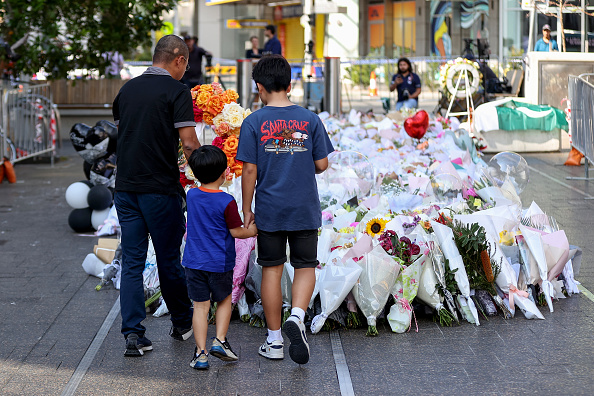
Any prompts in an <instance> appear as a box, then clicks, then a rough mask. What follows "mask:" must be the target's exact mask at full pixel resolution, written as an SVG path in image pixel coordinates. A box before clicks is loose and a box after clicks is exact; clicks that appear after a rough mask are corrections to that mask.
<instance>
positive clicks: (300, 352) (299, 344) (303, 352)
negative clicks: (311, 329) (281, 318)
mask: <svg viewBox="0 0 594 396" xmlns="http://www.w3.org/2000/svg"><path fill="white" fill-rule="evenodd" d="M283 330H284V331H285V334H286V335H287V337H289V340H290V341H291V345H290V346H289V356H290V357H291V359H292V360H293V361H294V362H295V363H297V364H305V363H307V362H308V361H309V344H308V343H307V337H306V336H305V325H304V324H303V322H302V321H301V319H299V317H298V316H297V315H291V316H289V318H288V319H287V320H286V322H285V325H284V326H283Z"/></svg>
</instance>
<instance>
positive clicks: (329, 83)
mask: <svg viewBox="0 0 594 396" xmlns="http://www.w3.org/2000/svg"><path fill="white" fill-rule="evenodd" d="M340 88H341V84H340V58H336V57H332V58H325V64H324V110H325V111H327V112H328V113H330V114H332V115H338V114H340Z"/></svg>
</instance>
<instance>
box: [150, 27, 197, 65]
mask: <svg viewBox="0 0 594 396" xmlns="http://www.w3.org/2000/svg"><path fill="white" fill-rule="evenodd" d="M188 55H189V51H188V46H187V45H186V43H185V42H184V40H182V39H181V38H180V37H178V36H176V35H174V34H169V35H167V36H163V37H162V38H161V40H159V42H158V43H157V45H156V46H155V53H154V54H153V63H157V64H169V63H171V62H173V60H174V59H175V58H177V57H178V56H184V57H185V58H186V59H188Z"/></svg>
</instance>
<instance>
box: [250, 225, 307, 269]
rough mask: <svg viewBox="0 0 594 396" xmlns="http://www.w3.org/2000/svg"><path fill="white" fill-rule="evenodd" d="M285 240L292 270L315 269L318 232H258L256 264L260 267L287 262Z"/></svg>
mask: <svg viewBox="0 0 594 396" xmlns="http://www.w3.org/2000/svg"><path fill="white" fill-rule="evenodd" d="M287 240H288V241H289V249H290V251H291V265H292V266H293V267H294V268H296V269H299V268H315V267H316V266H317V265H318V230H302V231H273V232H268V231H262V230H258V264H260V265H261V266H262V267H275V266H277V265H282V264H284V263H285V262H286V261H287Z"/></svg>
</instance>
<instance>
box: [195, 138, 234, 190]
mask: <svg viewBox="0 0 594 396" xmlns="http://www.w3.org/2000/svg"><path fill="white" fill-rule="evenodd" d="M188 164H189V165H190V169H192V172H193V173H194V176H195V177H196V179H198V181H199V182H200V183H202V184H208V183H212V182H214V181H216V180H217V179H218V178H219V177H221V175H222V174H223V172H225V169H227V156H226V155H225V153H224V152H223V150H221V149H220V148H218V147H217V146H212V145H204V146H200V147H199V148H197V149H196V150H194V151H192V155H190V159H189V160H188Z"/></svg>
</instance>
